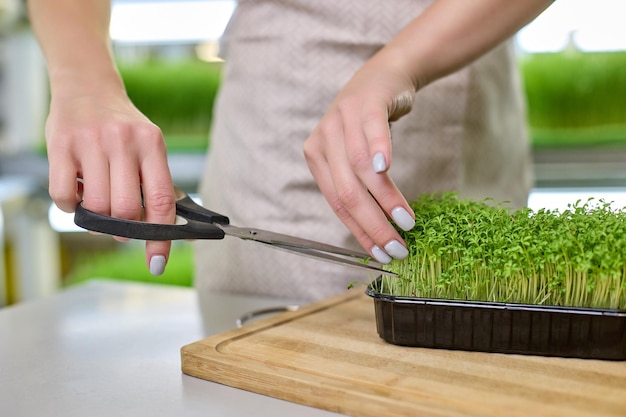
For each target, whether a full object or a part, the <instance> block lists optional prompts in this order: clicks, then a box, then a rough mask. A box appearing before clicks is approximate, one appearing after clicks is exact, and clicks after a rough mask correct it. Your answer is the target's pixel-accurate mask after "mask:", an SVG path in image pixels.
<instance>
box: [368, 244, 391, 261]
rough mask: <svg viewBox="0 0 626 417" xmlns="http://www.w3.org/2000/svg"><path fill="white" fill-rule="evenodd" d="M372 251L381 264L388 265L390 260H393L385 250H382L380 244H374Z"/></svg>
mask: <svg viewBox="0 0 626 417" xmlns="http://www.w3.org/2000/svg"><path fill="white" fill-rule="evenodd" d="M370 252H371V253H372V256H373V257H374V259H376V260H377V261H378V262H380V263H381V264H385V265H386V264H388V263H389V262H391V256H389V255H387V254H386V253H385V251H384V250H382V249H381V248H380V246H378V245H374V246H372V249H371V250H370Z"/></svg>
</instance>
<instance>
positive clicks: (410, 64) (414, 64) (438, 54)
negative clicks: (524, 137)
mask: <svg viewBox="0 0 626 417" xmlns="http://www.w3.org/2000/svg"><path fill="white" fill-rule="evenodd" d="M551 3H552V1H551V0H524V1H510V0H472V1H466V0H437V1H435V2H434V3H433V4H432V5H431V6H430V7H429V8H428V9H426V10H425V11H424V12H423V13H422V14H421V15H420V16H418V17H417V18H416V19H415V20H414V21H412V22H411V23H410V24H409V25H408V26H407V27H405V28H404V29H403V30H402V31H401V32H400V33H399V34H398V35H397V36H396V37H395V38H394V39H393V40H392V41H391V42H390V43H389V44H388V45H387V46H386V47H385V48H383V49H382V50H381V51H380V53H379V54H378V55H377V56H376V57H375V58H374V60H380V59H383V60H385V61H386V62H388V63H389V62H391V63H392V64H393V65H397V66H398V69H399V70H400V71H402V72H404V73H405V74H406V75H408V76H409V77H410V78H411V79H413V81H414V85H415V87H416V89H419V88H421V87H423V86H424V85H426V84H428V83H430V82H432V81H433V80H436V79H438V78H441V77H443V76H445V75H447V74H450V73H451V72H454V71H455V70H457V69H459V68H461V67H463V66H465V65H467V64H469V63H471V62H472V61H473V60H475V59H476V58H478V57H479V56H481V55H483V54H484V53H486V52H488V51H489V50H490V49H492V48H493V47H495V46H497V45H498V44H499V43H501V42H502V41H504V40H505V39H507V38H509V37H511V36H512V35H514V34H515V33H516V32H517V31H518V30H519V29H520V28H522V27H523V26H524V25H525V24H527V23H528V22H530V21H531V20H532V19H534V18H535V17H536V16H538V15H539V14H540V13H541V12H542V11H543V10H545V9H546V8H547V7H548V6H549V5H550V4H551Z"/></svg>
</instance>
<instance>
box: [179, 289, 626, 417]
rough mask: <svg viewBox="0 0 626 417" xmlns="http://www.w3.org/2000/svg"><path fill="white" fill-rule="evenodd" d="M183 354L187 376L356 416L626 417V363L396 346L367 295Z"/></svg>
mask: <svg viewBox="0 0 626 417" xmlns="http://www.w3.org/2000/svg"><path fill="white" fill-rule="evenodd" d="M181 355H182V369H183V372H184V373H185V374H188V375H192V376H195V377H198V378H202V379H206V380H209V381H214V382H218V383H221V384H225V385H229V386H232V387H237V388H241V389H244V390H248V391H253V392H256V393H260V394H264V395H268V396H272V397H276V398H280V399H284V400H288V401H292V402H296V403H300V404H305V405H310V406H313V407H318V408H322V409H326V410H330V411H334V412H339V413H343V414H347V415H351V416H372V417H380V416H417V415H419V416H446V417H454V416H483V417H484V416H494V417H495V416H498V417H502V416H533V417H534V416H615V417H618V416H619V417H624V416H626V362H610V361H598V360H582V359H563V358H546V357H538V356H522V355H505V354H493V353H478V352H463V351H448V350H437V349H423V348H410V347H400V346H395V345H391V344H388V343H386V342H384V341H383V340H381V339H380V338H379V337H378V335H377V333H376V323H375V318H374V305H373V301H372V300H371V299H370V298H369V297H367V296H366V295H365V294H363V292H362V289H356V290H351V291H348V292H347V293H346V294H345V295H341V296H338V297H334V298H330V299H327V300H323V301H320V302H317V303H314V304H311V305H310V306H307V307H304V308H302V309H300V310H298V311H295V312H287V313H281V314H279V315H276V316H273V317H270V318H267V319H264V320H260V321H257V322H252V323H249V324H246V325H245V326H243V327H242V328H240V329H236V330H232V331H229V332H226V333H222V334H218V335H215V336H212V337H209V338H207V339H204V340H201V341H198V342H196V343H192V344H190V345H187V346H184V347H183V348H182V349H181Z"/></svg>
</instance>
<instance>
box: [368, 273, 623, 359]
mask: <svg viewBox="0 0 626 417" xmlns="http://www.w3.org/2000/svg"><path fill="white" fill-rule="evenodd" d="M366 294H367V295H369V296H371V297H372V298H373V299H374V308H375V312H376V328H377V330H378V335H379V336H380V337H381V338H382V339H383V340H385V341H386V342H388V343H392V344H395V345H401V346H418V347H427V348H442V349H457V350H468V351H480V352H494V353H517V354H525V355H541V356H561V357H570V358H583V359H610V360H626V311H621V310H609V309H591V308H569V307H553V306H540V305H526V304H508V303H490V302H474V301H462V300H439V299H427V298H412V297H394V296H389V295H385V294H380V293H378V292H376V291H375V290H374V289H373V288H372V286H371V285H370V286H369V287H368V288H367V290H366Z"/></svg>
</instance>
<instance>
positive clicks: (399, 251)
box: [385, 240, 409, 259]
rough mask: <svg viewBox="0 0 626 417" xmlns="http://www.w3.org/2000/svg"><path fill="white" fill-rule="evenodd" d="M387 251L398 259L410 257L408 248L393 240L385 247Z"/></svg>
mask: <svg viewBox="0 0 626 417" xmlns="http://www.w3.org/2000/svg"><path fill="white" fill-rule="evenodd" d="M385 251H386V252H387V253H388V254H389V255H391V256H393V257H394V258H396V259H404V258H406V257H407V256H408V255H409V251H408V249H407V248H405V247H404V246H402V243H400V242H398V241H397V240H392V241H391V242H389V243H387V244H386V245H385Z"/></svg>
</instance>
